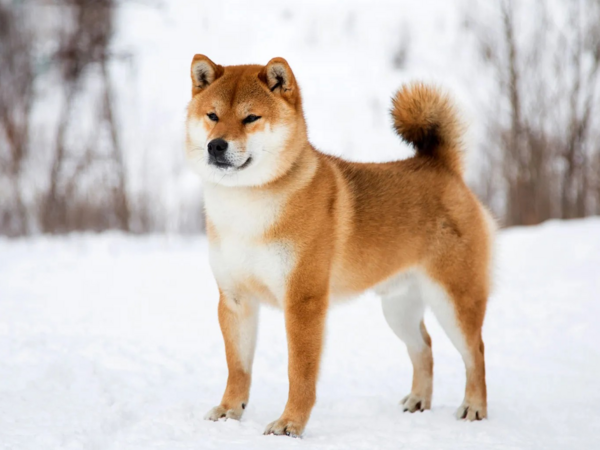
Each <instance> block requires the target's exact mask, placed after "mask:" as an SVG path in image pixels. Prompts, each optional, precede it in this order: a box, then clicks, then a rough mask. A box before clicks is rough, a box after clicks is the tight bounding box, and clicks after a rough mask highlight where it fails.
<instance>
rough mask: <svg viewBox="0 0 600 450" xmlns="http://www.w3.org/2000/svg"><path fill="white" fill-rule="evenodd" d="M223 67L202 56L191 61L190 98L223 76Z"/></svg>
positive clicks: (197, 56)
mask: <svg viewBox="0 0 600 450" xmlns="http://www.w3.org/2000/svg"><path fill="white" fill-rule="evenodd" d="M223 72H224V69H223V66H219V65H218V64H215V63H214V62H212V61H211V60H210V59H208V57H206V56H204V55H194V59H192V74H191V75H192V97H193V96H194V95H196V94H197V93H198V92H200V91H201V90H203V89H206V88H207V87H208V86H209V85H210V84H211V83H212V82H214V81H215V80H216V79H217V78H219V77H220V76H221V75H223Z"/></svg>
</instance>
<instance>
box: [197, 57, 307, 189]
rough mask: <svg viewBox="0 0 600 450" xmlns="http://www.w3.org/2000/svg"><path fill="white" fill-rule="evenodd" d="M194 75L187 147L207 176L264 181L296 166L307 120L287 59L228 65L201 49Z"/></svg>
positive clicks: (236, 182) (235, 182) (240, 182)
mask: <svg viewBox="0 0 600 450" xmlns="http://www.w3.org/2000/svg"><path fill="white" fill-rule="evenodd" d="M191 77H192V100H191V101H190V103H189V106H188V115H187V140H186V153H187V157H188V160H189V161H190V162H191V163H192V166H193V167H194V168H195V169H196V171H197V172H199V173H200V175H201V176H202V178H203V179H204V180H205V181H208V182H212V183H217V184H222V185H226V186H260V185H264V184H267V183H269V182H271V181H273V180H275V179H277V178H279V177H280V176H282V175H283V174H284V173H286V172H287V171H288V170H289V169H290V167H291V166H292V164H293V163H294V161H295V160H296V158H297V156H298V154H299V151H300V148H301V145H300V144H303V143H304V142H305V141H306V125H305V122H304V116H303V113H302V104H301V98H300V90H299V88H298V85H297V83H296V79H295V77H294V74H293V73H292V70H291V68H290V66H289V65H288V63H287V61H286V60H285V59H283V58H273V59H272V60H271V61H269V63H268V64H267V65H266V66H258V65H247V66H226V67H223V66H220V65H218V64H215V63H213V62H212V61H211V60H210V59H208V58H207V57H206V56H204V55H195V56H194V59H193V60H192V68H191Z"/></svg>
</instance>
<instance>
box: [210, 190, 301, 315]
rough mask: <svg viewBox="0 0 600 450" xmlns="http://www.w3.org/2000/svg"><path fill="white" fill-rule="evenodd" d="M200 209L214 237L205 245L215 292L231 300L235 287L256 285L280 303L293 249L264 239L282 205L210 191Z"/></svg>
mask: <svg viewBox="0 0 600 450" xmlns="http://www.w3.org/2000/svg"><path fill="white" fill-rule="evenodd" d="M205 205H206V212H207V215H208V219H209V220H210V222H211V224H212V226H213V227H214V229H215V232H216V234H217V236H218V238H217V239H214V240H213V241H211V244H210V264H211V268H212V271H213V274H214V276H215V278H216V280H217V283H218V285H219V288H220V289H222V290H224V291H226V292H227V293H228V294H229V295H234V296H235V295H238V291H239V288H240V286H244V285H247V284H248V283H250V282H258V283H260V284H261V285H263V286H265V287H266V288H267V289H268V290H269V291H270V292H271V293H272V294H273V296H274V297H275V298H276V301H277V302H278V303H279V304H282V302H283V298H284V296H285V286H286V281H287V278H288V276H289V273H290V271H291V269H292V267H293V251H292V246H291V243H287V242H284V241H274V240H267V239H265V234H266V233H267V232H268V231H269V230H270V229H271V227H272V226H273V225H274V224H275V223H276V221H277V220H278V218H279V214H280V213H281V207H282V202H281V200H279V199H277V198H273V197H271V196H269V197H261V196H258V195H252V194H248V193H246V192H244V191H243V190H241V189H240V190H238V189H231V188H227V187H209V188H208V189H207V190H206V195H205Z"/></svg>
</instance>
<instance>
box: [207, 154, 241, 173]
mask: <svg viewBox="0 0 600 450" xmlns="http://www.w3.org/2000/svg"><path fill="white" fill-rule="evenodd" d="M251 162H252V156H249V157H248V159H247V160H246V161H244V163H243V164H242V165H240V166H236V165H235V164H233V163H231V162H229V161H226V160H222V159H217V158H214V157H212V156H211V157H210V159H209V160H208V163H209V164H211V165H213V166H216V167H218V168H219V169H222V170H229V171H238V170H242V169H245V168H246V167H248V166H249V165H250V163H251Z"/></svg>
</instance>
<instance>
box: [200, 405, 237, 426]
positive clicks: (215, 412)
mask: <svg viewBox="0 0 600 450" xmlns="http://www.w3.org/2000/svg"><path fill="white" fill-rule="evenodd" d="M243 412H244V410H243V409H242V408H239V409H227V408H224V407H223V406H221V405H219V406H215V407H214V408H213V409H211V410H210V411H209V412H207V413H206V415H205V416H204V420H213V421H215V422H216V421H217V420H219V419H234V420H240V419H241V417H242V413H243Z"/></svg>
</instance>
